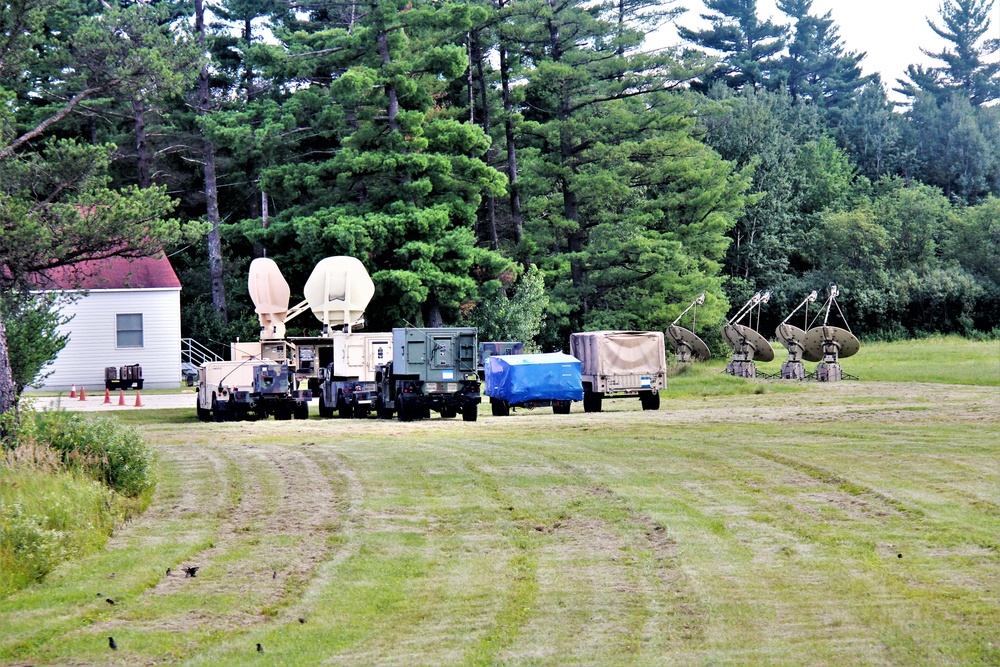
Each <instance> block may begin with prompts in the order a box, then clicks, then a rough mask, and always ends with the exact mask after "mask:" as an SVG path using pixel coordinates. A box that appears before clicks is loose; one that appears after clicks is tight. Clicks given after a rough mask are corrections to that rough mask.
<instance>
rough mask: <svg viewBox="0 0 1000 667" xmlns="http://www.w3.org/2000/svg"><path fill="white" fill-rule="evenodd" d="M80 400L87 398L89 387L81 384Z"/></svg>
mask: <svg viewBox="0 0 1000 667" xmlns="http://www.w3.org/2000/svg"><path fill="white" fill-rule="evenodd" d="M80 400H81V401H85V400H87V388H86V387H84V386H82V385H81V386H80Z"/></svg>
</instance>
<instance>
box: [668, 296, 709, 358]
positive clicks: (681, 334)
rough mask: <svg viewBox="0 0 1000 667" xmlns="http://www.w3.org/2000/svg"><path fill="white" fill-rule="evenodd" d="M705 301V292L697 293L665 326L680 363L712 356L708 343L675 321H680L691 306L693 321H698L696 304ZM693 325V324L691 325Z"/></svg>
mask: <svg viewBox="0 0 1000 667" xmlns="http://www.w3.org/2000/svg"><path fill="white" fill-rule="evenodd" d="M703 303H705V294H704V293H702V294H699V295H698V298H697V299H695V300H694V301H692V302H691V305H689V306H688V307H687V308H685V309H684V312H683V313H681V314H680V315H678V316H677V319H675V320H674V321H673V323H672V324H671V325H670V326H669V327H667V338H669V339H670V342H671V343H673V344H674V352H675V353H676V354H677V361H679V362H681V363H685V364H686V363H691V362H692V361H705V360H706V359H711V358H712V353H711V352H710V351H709V349H708V345H705V342H704V341H702V339H701V338H698V334H696V333H695V332H693V331H691V330H690V329H685V328H684V327H681V326H678V325H677V323H678V322H680V321H681V318H682V317H684V315H685V314H687V312H688V311H689V310H691V309H692V308H694V309H695V310H694V316H693V317H692V319H693V321H694V322H697V321H698V306H700V305H702V304H703ZM692 326H693V325H692Z"/></svg>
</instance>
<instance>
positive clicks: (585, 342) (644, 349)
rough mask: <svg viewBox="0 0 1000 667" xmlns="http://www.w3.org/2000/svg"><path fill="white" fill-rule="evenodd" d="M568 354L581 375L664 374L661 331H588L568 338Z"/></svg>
mask: <svg viewBox="0 0 1000 667" xmlns="http://www.w3.org/2000/svg"><path fill="white" fill-rule="evenodd" d="M569 347H570V352H571V353H572V354H573V355H574V356H575V357H577V358H578V359H579V360H580V362H581V364H582V369H583V374H584V375H598V376H600V375H647V374H648V375H656V374H658V373H666V371H667V361H666V348H665V347H664V345H663V333H662V332H660V331H588V332H585V333H575V334H572V335H570V339H569Z"/></svg>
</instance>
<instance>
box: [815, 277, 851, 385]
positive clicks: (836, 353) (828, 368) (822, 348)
mask: <svg viewBox="0 0 1000 667" xmlns="http://www.w3.org/2000/svg"><path fill="white" fill-rule="evenodd" d="M838 296H840V290H839V289H837V286H836V285H830V296H829V297H828V298H827V300H826V303H825V304H823V307H824V308H826V312H825V313H823V312H822V308H821V309H820V311H821V313H820V314H822V315H823V324H822V325H820V326H818V327H813V328H812V329H809V331H807V332H806V335H805V338H803V341H802V342H803V348H804V349H805V351H806V352H807V353H808V354H809V355H810V356H812V357H818V358H819V359H822V361H821V362H820V364H819V365H818V366H817V367H816V379H817V380H819V381H821V382H836V381H837V380H841V379H843V378H844V373H843V371H842V370H841V368H840V359H841V358H842V357H850V356H852V355H855V354H857V353H858V350H860V349H861V342H860V341H859V340H858V339H857V337H856V336H855V335H854V334H853V333H852V332H851V329H850V327H849V326H848V325H847V318H846V317H844V311H842V310H841V309H840V305H839V304H838V303H837V297H838ZM834 306H836V307H837V313H838V314H839V315H840V319H841V320H843V322H844V326H845V327H847V328H845V329H841V328H840V327H834V326H830V325H829V324H828V322H829V320H830V312H831V310H832V309H833V307H834ZM816 319H819V315H817V316H816ZM855 379H857V378H855Z"/></svg>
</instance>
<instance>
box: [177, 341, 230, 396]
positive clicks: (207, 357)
mask: <svg viewBox="0 0 1000 667" xmlns="http://www.w3.org/2000/svg"><path fill="white" fill-rule="evenodd" d="M206 361H223V359H222V357H220V356H219V355H217V354H216V353H215V352H212V351H211V350H210V349H208V348H207V347H205V346H204V345H202V344H201V343H199V342H198V341H196V340H195V339H194V338H181V377H183V378H184V379H185V380H186V381H187V383H188V386H190V385H192V384H194V383H195V382H196V381H197V378H198V367H199V366H201V365H202V364H203V363H205V362H206Z"/></svg>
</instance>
